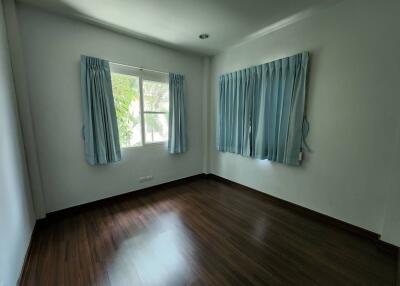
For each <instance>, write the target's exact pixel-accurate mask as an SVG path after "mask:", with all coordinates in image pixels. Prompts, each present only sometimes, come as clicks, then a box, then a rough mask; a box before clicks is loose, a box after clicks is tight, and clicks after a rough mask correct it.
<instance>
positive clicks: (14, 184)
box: [0, 1, 35, 286]
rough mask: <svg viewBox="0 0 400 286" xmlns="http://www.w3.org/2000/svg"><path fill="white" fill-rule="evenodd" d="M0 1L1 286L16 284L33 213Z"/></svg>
mask: <svg viewBox="0 0 400 286" xmlns="http://www.w3.org/2000/svg"><path fill="white" fill-rule="evenodd" d="M20 133H21V132H20V126H19V120H18V116H17V110H16V101H15V93H14V85H13V78H12V73H11V66H10V59H9V48H8V43H7V38H6V31H5V24H4V17H3V7H2V2H1V1H0V158H1V159H0V285H4V286H12V285H16V282H17V279H18V277H19V274H20V270H21V268H22V264H23V261H24V257H25V253H26V250H27V248H28V244H29V240H30V237H31V234H32V230H33V226H34V222H35V215H34V213H33V208H32V201H31V195H30V189H29V184H28V178H27V172H26V165H25V159H24V151H23V147H22V142H21V134H20Z"/></svg>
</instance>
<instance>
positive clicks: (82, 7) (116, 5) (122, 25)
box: [19, 0, 338, 55]
mask: <svg viewBox="0 0 400 286" xmlns="http://www.w3.org/2000/svg"><path fill="white" fill-rule="evenodd" d="M19 2H25V3H30V4H33V5H37V6H40V7H42V8H45V9H47V10H51V11H55V12H59V13H63V14H66V15H70V16H74V17H80V18H82V19H85V20H86V21H90V22H94V23H97V24H100V25H102V26H106V27H108V28H111V29H114V30H118V31H120V32H124V33H127V34H130V35H132V36H135V37H139V38H142V39H146V40H149V41H152V42H156V43H158V44H162V45H166V46H170V47H171V46H172V47H177V48H180V49H185V50H190V51H194V52H198V53H201V54H208V55H213V54H216V53H218V52H220V51H222V50H224V49H226V48H228V47H230V46H232V45H236V44H238V43H241V42H244V41H246V40H248V39H251V38H254V37H257V36H259V35H262V34H265V33H268V32H269V31H272V30H275V29H278V28H279V27H282V26H285V25H287V24H290V23H292V22H294V21H297V20H299V19H302V18H304V17H306V16H308V15H310V14H311V13H314V12H316V11H318V10H319V9H321V8H322V7H325V6H328V5H330V4H332V3H334V2H338V0H19ZM201 33H208V34H210V38H209V39H207V40H200V39H199V38H198V36H199V34H201Z"/></svg>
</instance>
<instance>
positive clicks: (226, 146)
mask: <svg viewBox="0 0 400 286" xmlns="http://www.w3.org/2000/svg"><path fill="white" fill-rule="evenodd" d="M307 66H308V53H306V52H304V53H301V54H297V55H294V56H291V57H288V58H284V59H280V60H276V61H273V62H270V63H266V64H263V65H259V66H255V67H251V68H247V69H244V70H240V71H236V72H233V73H229V74H225V75H222V76H221V77H220V82H219V84H220V86H219V90H220V98H219V126H218V134H217V135H218V136H217V149H218V150H219V151H221V152H231V153H236V154H241V155H243V156H248V157H253V158H258V159H268V160H271V161H275V162H280V163H284V164H287V165H299V164H300V160H299V156H300V152H301V151H302V146H303V141H304V137H305V136H306V135H307V134H306V133H307V132H308V124H307V122H306V121H305V116H304V107H305V97H306V77H307Z"/></svg>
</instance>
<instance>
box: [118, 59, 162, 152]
mask: <svg viewBox="0 0 400 286" xmlns="http://www.w3.org/2000/svg"><path fill="white" fill-rule="evenodd" d="M110 66H111V80H112V87H113V95H114V101H115V109H116V113H117V120H118V129H119V137H120V144H121V147H135V146H143V145H145V144H151V143H157V142H165V141H167V140H168V110H169V84H168V75H167V74H164V73H157V72H150V71H144V70H139V69H136V68H132V67H126V66H121V65H117V64H110Z"/></svg>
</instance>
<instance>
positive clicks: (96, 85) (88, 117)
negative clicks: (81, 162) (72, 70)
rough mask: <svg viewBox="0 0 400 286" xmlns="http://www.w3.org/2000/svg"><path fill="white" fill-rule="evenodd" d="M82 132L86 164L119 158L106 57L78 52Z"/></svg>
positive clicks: (116, 128)
mask: <svg viewBox="0 0 400 286" xmlns="http://www.w3.org/2000/svg"><path fill="white" fill-rule="evenodd" d="M81 86H82V98H83V114H84V118H83V136H84V141H85V158H86V161H87V162H88V163H89V164H90V165H101V164H108V163H113V162H117V161H120V160H121V150H120V145H119V135H118V125H117V116H116V112H115V107H114V98H113V95H112V84H111V75H110V67H109V63H108V61H105V60H102V59H98V58H94V57H88V56H81Z"/></svg>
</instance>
